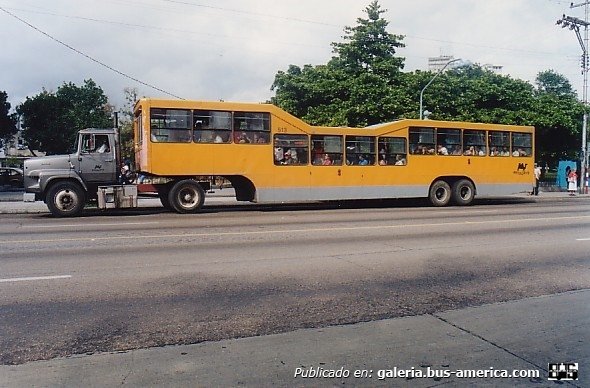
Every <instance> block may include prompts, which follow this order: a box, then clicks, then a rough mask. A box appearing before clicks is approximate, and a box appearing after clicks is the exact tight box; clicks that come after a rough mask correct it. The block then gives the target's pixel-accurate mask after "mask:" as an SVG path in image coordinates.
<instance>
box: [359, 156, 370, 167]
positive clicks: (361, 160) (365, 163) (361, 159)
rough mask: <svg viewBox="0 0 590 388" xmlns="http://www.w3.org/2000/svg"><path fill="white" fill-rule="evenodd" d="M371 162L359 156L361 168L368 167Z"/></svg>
mask: <svg viewBox="0 0 590 388" xmlns="http://www.w3.org/2000/svg"><path fill="white" fill-rule="evenodd" d="M368 164H369V161H368V160H367V159H365V157H364V156H363V155H359V166H367V165H368Z"/></svg>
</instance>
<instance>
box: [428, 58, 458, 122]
mask: <svg viewBox="0 0 590 388" xmlns="http://www.w3.org/2000/svg"><path fill="white" fill-rule="evenodd" d="M460 60H461V58H456V59H451V60H450V61H448V62H447V63H445V65H444V66H443V67H442V68H441V69H440V70H439V71H437V72H436V74H435V75H434V77H432V78H431V79H430V81H428V83H427V84H426V86H424V87H423V88H422V90H421V91H420V120H422V118H423V117H424V112H423V111H422V97H423V95H424V91H425V90H426V88H427V87H429V86H430V84H431V83H432V81H434V79H435V78H436V77H438V76H439V75H440V73H442V72H443V71H444V70H445V69H446V68H447V66H449V65H450V64H451V63H453V62H457V61H460Z"/></svg>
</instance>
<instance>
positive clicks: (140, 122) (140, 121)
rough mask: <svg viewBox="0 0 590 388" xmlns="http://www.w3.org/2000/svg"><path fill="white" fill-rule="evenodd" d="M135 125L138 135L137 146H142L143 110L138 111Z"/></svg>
mask: <svg viewBox="0 0 590 388" xmlns="http://www.w3.org/2000/svg"><path fill="white" fill-rule="evenodd" d="M134 121H135V123H134V127H135V129H134V130H135V131H136V132H135V133H136V137H135V138H136V139H137V144H141V143H143V116H142V114H141V110H140V111H138V112H137V113H136V114H135V120H134Z"/></svg>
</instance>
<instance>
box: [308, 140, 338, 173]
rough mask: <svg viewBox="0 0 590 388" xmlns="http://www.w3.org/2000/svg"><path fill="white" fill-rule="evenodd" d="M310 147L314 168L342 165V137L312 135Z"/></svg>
mask: <svg viewBox="0 0 590 388" xmlns="http://www.w3.org/2000/svg"><path fill="white" fill-rule="evenodd" d="M311 145H312V153H313V160H312V164H314V165H316V166H332V165H336V166H341V165H342V136H323V135H312V136H311Z"/></svg>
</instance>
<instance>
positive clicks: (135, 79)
mask: <svg viewBox="0 0 590 388" xmlns="http://www.w3.org/2000/svg"><path fill="white" fill-rule="evenodd" d="M0 11H3V12H5V13H6V14H8V15H10V16H12V17H13V18H15V19H16V20H18V21H20V22H21V23H24V24H26V25H27V26H29V27H30V28H32V29H34V30H35V31H37V32H40V33H41V34H43V35H45V36H46V37H48V38H49V39H51V40H53V41H55V42H57V43H59V44H61V45H62V46H65V47H67V48H68V49H70V50H72V51H74V52H75V53H77V54H80V55H82V56H83V57H85V58H87V59H90V60H91V61H92V62H95V63H97V64H99V65H101V66H103V67H105V68H107V69H109V70H111V71H113V72H115V73H117V74H119V75H122V76H123V77H125V78H128V79H130V80H132V81H135V82H137V83H139V84H141V85H144V86H147V87H149V88H152V89H154V90H157V91H159V92H162V93H164V94H167V95H169V96H171V97H175V98H178V99H180V100H184V98H182V97H179V96H177V95H175V94H173V93H170V92H167V91H166V90H164V89H160V88H158V87H157V86H154V85H151V84H148V83H147V82H143V81H141V80H139V79H137V78H135V77H133V76H130V75H129V74H126V73H123V72H122V71H120V70H117V69H115V68H114V67H112V66H109V65H107V64H106V63H104V62H101V61H99V60H98V59H96V58H93V57H91V56H90V55H88V54H86V53H84V52H82V51H80V50H78V49H77V48H75V47H72V46H70V45H69V44H67V43H64V42H62V41H61V40H59V39H57V38H55V37H53V36H52V35H50V34H48V33H47V32H45V31H43V30H41V29H39V28H37V27H35V26H34V25H32V24H31V23H29V22H27V21H26V20H24V19H21V18H20V17H18V16H16V15H15V14H13V13H11V12H9V11H7V10H6V9H4V8H3V7H1V6H0Z"/></svg>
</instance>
